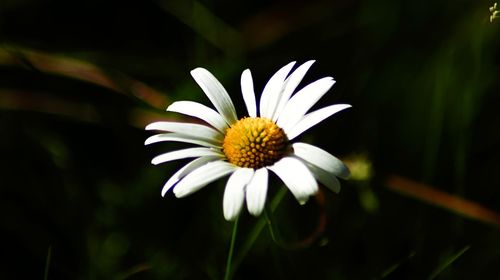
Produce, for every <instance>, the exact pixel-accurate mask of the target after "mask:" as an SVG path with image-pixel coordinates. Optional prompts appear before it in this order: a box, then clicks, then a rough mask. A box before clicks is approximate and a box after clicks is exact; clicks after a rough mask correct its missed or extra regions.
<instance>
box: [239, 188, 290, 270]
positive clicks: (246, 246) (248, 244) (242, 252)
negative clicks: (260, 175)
mask: <svg viewBox="0 0 500 280" xmlns="http://www.w3.org/2000/svg"><path fill="white" fill-rule="evenodd" d="M286 191H287V189H286V188H281V189H280V190H279V191H278V193H276V196H275V197H274V198H273V200H272V201H271V203H270V204H269V208H270V209H271V212H274V211H275V210H276V208H278V205H279V204H280V202H281V200H282V199H283V197H285V194H286ZM266 223H267V220H266V218H265V217H260V219H259V220H258V221H257V223H256V224H255V226H254V227H253V229H252V231H251V232H250V234H249V235H248V237H247V239H246V240H245V242H244V243H243V245H242V246H241V248H240V249H239V250H238V251H239V253H238V255H236V257H235V258H234V264H233V268H234V270H237V268H238V267H239V266H240V264H241V262H242V261H243V259H244V258H245V256H246V255H247V254H248V252H249V251H250V249H251V248H252V246H253V244H254V243H255V241H256V240H257V237H259V235H260V233H261V232H262V230H263V229H264V228H265V226H266Z"/></svg>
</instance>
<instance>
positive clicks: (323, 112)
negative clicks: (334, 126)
mask: <svg viewBox="0 0 500 280" xmlns="http://www.w3.org/2000/svg"><path fill="white" fill-rule="evenodd" d="M350 107H351V105H349V104H335V105H330V106H328V107H325V108H321V109H319V110H316V111H314V112H311V113H309V114H307V115H305V116H304V117H303V118H302V120H300V121H299V122H298V123H297V124H296V125H295V126H293V127H291V128H289V132H288V133H287V137H288V139H289V140H292V139H293V138H295V137H297V136H299V135H300V134H302V132H304V131H306V130H308V129H309V128H311V127H313V126H315V125H316V124H318V123H319V122H321V121H323V120H324V119H326V118H328V117H329V116H331V115H333V114H335V113H337V112H339V111H342V110H344V109H347V108H350Z"/></svg>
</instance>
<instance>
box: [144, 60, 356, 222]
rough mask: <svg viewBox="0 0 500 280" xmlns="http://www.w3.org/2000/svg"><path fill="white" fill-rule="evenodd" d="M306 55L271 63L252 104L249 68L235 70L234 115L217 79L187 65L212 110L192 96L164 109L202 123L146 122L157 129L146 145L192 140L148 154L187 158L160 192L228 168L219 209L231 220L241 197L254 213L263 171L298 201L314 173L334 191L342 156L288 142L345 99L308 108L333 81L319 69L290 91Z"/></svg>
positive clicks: (187, 187)
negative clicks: (273, 68)
mask: <svg viewBox="0 0 500 280" xmlns="http://www.w3.org/2000/svg"><path fill="white" fill-rule="evenodd" d="M313 63H314V61H308V62H306V63H304V64H302V65H300V66H299V67H297V68H296V69H295V70H294V71H292V68H293V67H294V65H295V62H291V63H289V64H287V65H285V66H284V67H283V68H281V69H280V70H278V71H277V72H276V73H275V74H274V75H273V76H272V77H271V78H270V79H269V81H268V82H267V84H266V85H265V87H264V90H263V91H262V94H261V96H260V101H259V105H258V106H257V101H256V97H255V93H254V87H253V80H252V75H251V72H250V70H248V69H247V70H245V71H243V73H242V75H241V92H242V94H243V100H244V102H245V105H246V108H247V111H248V114H247V115H246V116H245V117H243V118H241V119H238V117H237V115H236V109H235V107H234V105H233V102H232V100H231V98H230V97H229V94H228V93H227V91H226V90H225V89H224V87H223V86H222V85H221V84H220V82H219V81H218V80H217V79H216V78H215V77H214V76H213V75H212V74H211V73H210V72H209V71H207V70H206V69H203V68H196V69H194V70H192V71H191V75H192V76H193V78H194V80H195V81H196V82H197V83H198V85H199V86H200V87H201V89H202V90H203V92H204V93H205V94H206V96H207V97H208V99H210V101H211V102H212V104H213V105H214V107H215V110H214V109H212V108H210V107H207V106H205V105H203V104H200V103H197V102H192V101H177V102H174V103H172V104H171V105H170V106H169V107H168V108H167V111H170V112H176V113H180V114H184V115H188V116H191V117H195V118H198V119H201V120H203V121H204V122H206V124H207V125H203V124H195V123H182V122H165V121H161V122H154V123H151V124H149V125H148V126H146V129H147V130H157V131H164V132H165V133H161V134H156V135H153V136H151V137H149V138H148V139H147V140H146V142H145V144H146V145H148V144H152V143H157V142H162V141H175V142H184V143H189V144H194V145H197V146H199V147H191V148H186V149H181V150H176V151H171V152H167V153H164V154H161V155H159V156H157V157H155V158H153V160H152V161H151V162H152V163H153V164H155V165H156V164H160V163H165V162H169V161H173V160H179V159H185V158H192V160H191V161H190V162H189V163H187V164H186V165H184V166H183V167H182V168H181V169H179V170H178V171H177V172H176V173H175V174H174V175H172V177H171V178H170V179H169V180H168V181H167V182H166V183H165V185H164V187H163V190H162V196H164V195H165V194H166V193H167V192H168V191H169V190H170V189H172V188H173V193H174V194H175V196H176V197H184V196H187V195H190V194H192V193H193V192H195V191H197V190H199V189H201V188H203V187H204V186H206V185H208V184H209V183H211V182H213V181H215V180H217V179H219V178H222V177H224V176H228V175H229V179H228V180H227V183H226V188H225V191H224V198H223V212H224V217H225V219H226V220H233V219H235V218H236V217H237V216H238V215H239V213H240V212H241V209H242V208H243V205H244V204H245V202H246V206H247V209H248V212H250V214H252V215H254V216H258V215H260V214H261V213H262V210H263V209H264V204H265V201H266V195H267V189H268V176H269V171H271V172H272V173H274V174H276V175H277V176H278V177H279V178H280V179H281V180H282V181H283V182H284V183H285V185H286V186H287V187H288V189H289V190H290V191H291V192H292V194H293V196H294V197H295V198H296V199H297V201H298V202H299V203H300V204H304V203H305V202H306V201H307V200H308V198H309V197H310V196H312V195H314V194H316V192H317V191H318V183H317V181H319V182H320V183H322V184H323V185H325V186H326V187H328V188H329V189H331V190H333V191H335V192H338V191H339V190H340V183H339V181H338V179H337V178H336V177H340V178H347V177H348V176H349V170H348V169H347V167H346V166H345V165H344V164H343V163H342V161H340V160H339V159H338V158H336V157H334V156H333V155H331V154H330V153H328V152H326V151H325V150H323V149H320V148H318V147H316V146H313V145H310V144H306V143H301V142H292V140H294V139H295V138H296V137H297V136H299V135H301V134H302V133H303V132H304V131H306V130H307V129H309V128H311V127H312V126H314V125H316V124H318V123H319V122H321V121H323V120H324V119H326V118H328V117H329V116H331V115H333V114H335V113H337V112H339V111H341V110H344V109H346V108H349V107H351V106H350V105H348V104H335V105H330V106H327V107H324V108H321V109H318V110H315V111H312V112H309V110H310V109H311V108H312V107H313V106H314V104H315V103H316V102H317V101H318V100H319V99H320V98H321V97H322V96H323V95H324V94H325V93H326V92H327V91H328V90H329V89H330V88H331V87H332V86H333V84H334V83H335V81H334V80H333V78H332V77H325V78H321V79H319V80H316V81H315V82H312V83H310V84H308V85H306V86H304V87H303V88H301V89H300V90H298V91H296V90H297V87H298V85H299V83H300V82H301V81H302V79H303V78H304V76H305V74H306V72H307V71H308V70H309V68H310V67H311V65H312V64H313Z"/></svg>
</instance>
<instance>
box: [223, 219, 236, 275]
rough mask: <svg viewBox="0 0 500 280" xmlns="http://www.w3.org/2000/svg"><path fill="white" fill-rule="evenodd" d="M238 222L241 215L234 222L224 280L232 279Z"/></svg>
mask: <svg viewBox="0 0 500 280" xmlns="http://www.w3.org/2000/svg"><path fill="white" fill-rule="evenodd" d="M238 220H239V215H238V216H237V217H236V220H235V221H234V225H233V233H232V235H231V245H229V253H228V254H227V261H226V271H225V273H224V280H229V279H231V276H232V275H231V274H232V273H231V264H232V261H233V253H234V244H235V243H236V242H235V241H236V232H237V231H238Z"/></svg>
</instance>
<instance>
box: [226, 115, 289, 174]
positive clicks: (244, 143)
mask: <svg viewBox="0 0 500 280" xmlns="http://www.w3.org/2000/svg"><path fill="white" fill-rule="evenodd" d="M287 144H288V138H287V137H286V134H285V132H284V131H283V129H281V128H280V127H279V126H277V125H276V124H275V123H274V122H273V121H272V120H270V119H266V118H243V119H241V120H239V121H237V122H236V123H235V124H233V125H232V126H231V127H230V128H228V129H227V131H226V136H225V137H224V143H223V144H222V148H223V151H224V154H225V155H226V157H227V159H228V160H229V162H230V163H232V164H234V165H237V166H240V167H248V168H255V169H258V168H261V167H264V166H268V165H273V164H274V163H275V162H277V161H278V160H280V159H281V158H282V157H283V155H284V154H285V152H286V149H287Z"/></svg>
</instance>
